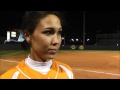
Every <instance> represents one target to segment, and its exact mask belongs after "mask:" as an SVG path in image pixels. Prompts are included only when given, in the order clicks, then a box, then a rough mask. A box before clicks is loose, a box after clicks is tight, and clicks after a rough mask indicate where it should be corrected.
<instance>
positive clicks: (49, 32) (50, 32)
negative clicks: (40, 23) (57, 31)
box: [43, 31, 53, 36]
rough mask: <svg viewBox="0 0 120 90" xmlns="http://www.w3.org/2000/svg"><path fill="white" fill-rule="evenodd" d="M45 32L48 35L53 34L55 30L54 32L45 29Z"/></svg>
mask: <svg viewBox="0 0 120 90" xmlns="http://www.w3.org/2000/svg"><path fill="white" fill-rule="evenodd" d="M43 33H44V34H46V35H47V36H49V35H52V34H53V32H52V31H44V32H43Z"/></svg>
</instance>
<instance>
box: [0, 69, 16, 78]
mask: <svg viewBox="0 0 120 90" xmlns="http://www.w3.org/2000/svg"><path fill="white" fill-rule="evenodd" d="M16 71H17V69H16V67H13V68H11V69H10V70H8V71H6V72H5V73H3V74H2V75H1V76H0V79H11V78H12V76H13V75H14V73H15V72H16Z"/></svg>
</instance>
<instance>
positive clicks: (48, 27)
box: [45, 27, 62, 30]
mask: <svg viewBox="0 0 120 90" xmlns="http://www.w3.org/2000/svg"><path fill="white" fill-rule="evenodd" d="M45 29H51V30H54V28H52V27H48V28H45ZM59 30H62V28H59Z"/></svg>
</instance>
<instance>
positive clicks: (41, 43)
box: [32, 36, 50, 48]
mask: <svg viewBox="0 0 120 90" xmlns="http://www.w3.org/2000/svg"><path fill="white" fill-rule="evenodd" d="M49 45H50V40H49V38H47V39H46V38H45V37H40V36H39V37H34V38H32V46H33V47H35V48H46V47H48V46H49Z"/></svg>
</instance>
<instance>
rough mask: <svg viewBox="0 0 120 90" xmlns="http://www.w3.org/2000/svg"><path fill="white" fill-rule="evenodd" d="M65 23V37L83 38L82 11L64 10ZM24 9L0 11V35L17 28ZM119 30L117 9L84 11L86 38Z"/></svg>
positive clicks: (119, 23) (119, 22)
mask: <svg viewBox="0 0 120 90" xmlns="http://www.w3.org/2000/svg"><path fill="white" fill-rule="evenodd" d="M64 12H65V15H64V20H65V22H66V23H65V25H64V26H63V34H64V35H65V37H66V39H70V38H79V39H82V38H83V11H64ZM23 14H24V11H1V12H0V37H1V36H2V37H4V36H6V31H7V30H8V29H12V28H19V27H20V25H21V19H22V16H23ZM117 31H120V12H119V11H85V33H86V38H91V40H93V42H94V39H95V37H96V33H102V34H104V33H116V32H117Z"/></svg>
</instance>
